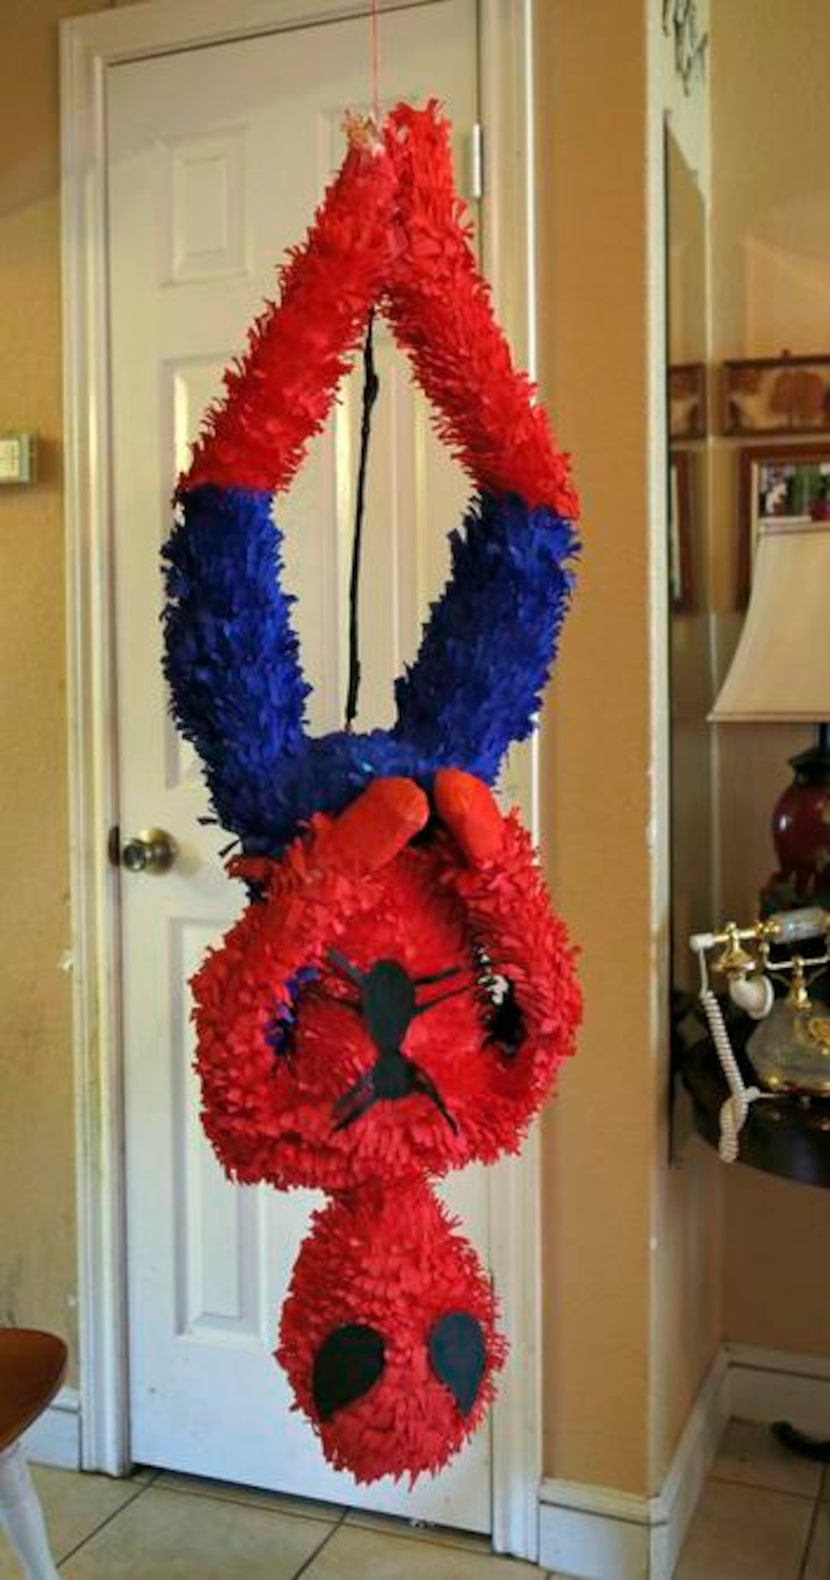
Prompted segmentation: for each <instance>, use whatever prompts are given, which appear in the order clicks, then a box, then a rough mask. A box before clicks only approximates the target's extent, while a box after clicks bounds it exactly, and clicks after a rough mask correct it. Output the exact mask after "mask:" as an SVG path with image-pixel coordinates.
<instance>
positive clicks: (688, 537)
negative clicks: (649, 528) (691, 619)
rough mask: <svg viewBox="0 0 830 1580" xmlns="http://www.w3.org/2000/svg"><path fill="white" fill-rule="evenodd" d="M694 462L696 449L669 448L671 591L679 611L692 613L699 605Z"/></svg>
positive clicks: (673, 602) (678, 612)
mask: <svg viewBox="0 0 830 1580" xmlns="http://www.w3.org/2000/svg"><path fill="white" fill-rule="evenodd" d="M693 464H694V455H693V453H692V452H690V451H688V450H671V451H670V452H669V478H668V530H669V591H670V596H671V607H672V610H673V612H674V613H675V614H689V613H690V612H691V611H692V610H693V609H694V606H695V588H694V558H693V554H692V511H693V508H694V480H693Z"/></svg>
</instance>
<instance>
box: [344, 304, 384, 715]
mask: <svg viewBox="0 0 830 1580" xmlns="http://www.w3.org/2000/svg"><path fill="white" fill-rule="evenodd" d="M374 327H375V310H374V308H372V311H371V313H370V314H369V323H368V325H367V328H366V340H365V342H364V346H363V415H362V419H361V423H360V462H359V465H358V469H357V494H356V498H355V513H354V542H353V544H352V570H351V576H350V578H349V688H348V691H347V693H346V730H347V732H348V733H349V734H350V733H351V729H352V725H353V723H354V721H355V718H356V716H357V695H358V692H359V690H360V630H359V621H360V610H359V605H360V556H361V550H362V547H363V516H364V511H365V505H366V470H367V466H368V461H369V439H370V437H371V433H372V408H373V407H374V404H375V401H376V400H377V398H378V390H379V388H380V381H379V379H378V376H377V373H376V371H375V351H374Z"/></svg>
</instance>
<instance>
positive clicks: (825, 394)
mask: <svg viewBox="0 0 830 1580" xmlns="http://www.w3.org/2000/svg"><path fill="white" fill-rule="evenodd" d="M723 431H724V433H725V434H729V435H733V436H737V437H743V436H746V437H748V438H749V437H752V436H753V435H754V434H763V433H780V434H790V433H822V432H825V433H828V432H830V356H828V357H825V356H818V357H791V356H789V355H787V353H786V352H785V353H784V354H783V355H782V356H780V357H763V358H761V359H760V360H758V361H743V362H724V364H723Z"/></svg>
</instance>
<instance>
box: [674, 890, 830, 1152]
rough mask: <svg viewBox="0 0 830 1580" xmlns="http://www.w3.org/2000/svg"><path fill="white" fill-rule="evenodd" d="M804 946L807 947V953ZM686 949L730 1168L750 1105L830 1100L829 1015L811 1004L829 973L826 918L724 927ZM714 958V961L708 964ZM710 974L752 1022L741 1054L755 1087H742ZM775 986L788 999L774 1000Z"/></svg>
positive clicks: (822, 913)
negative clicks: (715, 1065) (783, 1097)
mask: <svg viewBox="0 0 830 1580" xmlns="http://www.w3.org/2000/svg"><path fill="white" fill-rule="evenodd" d="M808 941H809V942H810V944H811V946H812V947H810V948H808V949H805V948H804V946H805V945H806V944H807V943H808ZM689 946H690V948H691V949H692V950H693V951H694V953H695V954H696V955H697V958H698V964H699V967H700V983H701V986H700V999H701V1003H702V1005H703V1009H704V1013H705V1015H706V1019H707V1021H708V1024H709V1030H710V1032H711V1034H712V1040H713V1042H714V1044H715V1049H716V1051H717V1054H718V1058H719V1059H720V1063H721V1068H722V1070H723V1073H724V1075H725V1077H726V1080H727V1083H728V1085H729V1091H730V1096H729V1098H728V1099H727V1101H726V1102H725V1103H724V1104H723V1107H722V1108H721V1113H720V1130H721V1134H720V1148H719V1150H720V1155H721V1157H722V1158H723V1160H724V1161H725V1162H728V1163H733V1162H734V1161H735V1160H736V1158H737V1156H738V1136H739V1134H740V1131H741V1129H742V1128H743V1126H744V1124H745V1123H746V1117H747V1114H748V1112H749V1107H750V1104H751V1103H753V1102H755V1101H757V1100H759V1099H763V1098H764V1097H773V1096H777V1095H779V1094H780V1093H781V1092H790V1093H794V1094H796V1095H798V1096H801V1097H804V1098H806V1099H809V1098H811V1097H825V1098H830V1007H829V1006H828V1005H827V1004H826V1003H824V1002H823V1001H822V1000H820V999H818V998H816V997H811V996H810V995H811V989H813V988H814V987H815V984H816V983H817V981H818V979H819V978H820V977H822V976H824V974H825V972H826V970H827V966H828V965H830V911H826V910H824V909H823V908H822V907H821V906H817V905H814V906H807V907H804V908H802V909H800V910H792V911H779V912H777V913H776V914H775V915H774V916H769V917H767V918H765V920H764V921H757V922H753V923H752V924H751V925H750V926H748V927H739V926H738V925H737V923H735V922H727V923H726V924H725V926H723V927H722V928H721V929H720V930H719V931H718V932H714V933H694V934H693V935H692V937H691V938H690V939H689ZM712 950H717V951H718V953H717V954H716V955H715V956H714V958H713V959H712V960H711V962H710V961H709V959H708V956H709V953H710V951H712ZM710 969H711V971H712V972H713V973H715V974H716V975H719V976H721V977H724V978H725V979H726V986H727V990H728V992H729V997H730V998H731V1000H732V1002H733V1004H735V1005H736V1007H737V1008H738V1009H740V1010H743V1011H744V1013H745V1014H747V1015H749V1016H750V1018H751V1019H752V1020H757V1021H758V1026H757V1028H756V1030H755V1031H754V1032H753V1033H752V1035H751V1037H750V1038H749V1041H748V1042H747V1047H746V1052H747V1056H748V1058H749V1060H750V1062H751V1064H752V1066H753V1069H754V1070H755V1073H756V1075H757V1077H758V1081H759V1085H758V1086H747V1085H746V1083H745V1081H744V1078H743V1075H742V1074H741V1070H740V1068H739V1066H738V1063H737V1061H736V1059H735V1055H734V1052H733V1050H732V1044H731V1042H730V1039H729V1033H728V1031H727V1028H726V1023H725V1020H724V1017H723V1012H722V1010H721V1006H720V1003H719V1002H718V999H717V997H716V996H715V993H714V992H713V991H712V988H711V987H710V984H709V970H710ZM776 982H778V983H780V984H781V985H782V986H784V987H786V993H782V994H781V995H780V996H776V992H775V987H774V983H776Z"/></svg>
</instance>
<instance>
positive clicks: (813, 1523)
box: [796, 1498, 821, 1580]
mask: <svg viewBox="0 0 830 1580" xmlns="http://www.w3.org/2000/svg"><path fill="white" fill-rule="evenodd" d="M820 1510H821V1499H820V1498H816V1500H815V1503H814V1505H813V1512H812V1515H811V1517H810V1523H809V1525H808V1527H807V1540H806V1542H805V1543H804V1551H803V1553H802V1554H801V1562H800V1563H799V1566H798V1575H797V1577H796V1580H804V1576H805V1575H806V1573H807V1563H808V1560H809V1557H810V1548H811V1547H812V1545H813V1537H814V1535H815V1533H816V1529H817V1527H818V1517H819V1512H820Z"/></svg>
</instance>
